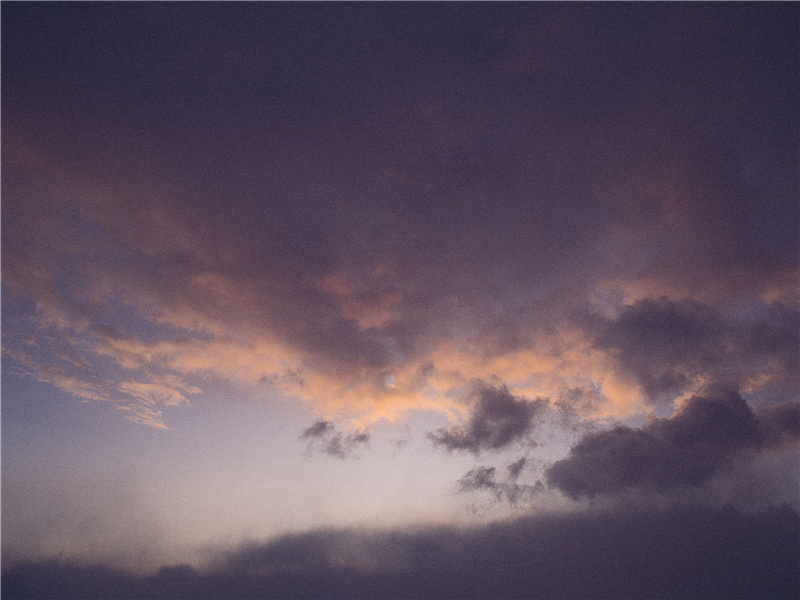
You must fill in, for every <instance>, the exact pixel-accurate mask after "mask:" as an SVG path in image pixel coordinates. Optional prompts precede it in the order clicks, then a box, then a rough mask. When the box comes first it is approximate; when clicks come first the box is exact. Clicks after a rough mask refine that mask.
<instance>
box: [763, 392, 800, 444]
mask: <svg viewBox="0 0 800 600" xmlns="http://www.w3.org/2000/svg"><path fill="white" fill-rule="evenodd" d="M755 415H756V418H757V419H758V426H759V430H760V433H761V438H762V440H763V443H764V445H765V446H766V447H782V446H785V445H790V444H792V443H797V441H798V438H800V402H787V403H781V404H777V403H772V402H770V403H762V404H759V405H758V406H756V407H755Z"/></svg>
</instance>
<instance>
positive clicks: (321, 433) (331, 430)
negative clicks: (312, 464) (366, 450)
mask: <svg viewBox="0 0 800 600" xmlns="http://www.w3.org/2000/svg"><path fill="white" fill-rule="evenodd" d="M369 438H370V436H369V432H367V431H361V430H356V431H352V432H350V433H347V434H345V433H343V432H341V431H339V430H337V429H336V426H335V425H334V424H333V422H331V421H324V420H321V421H317V422H316V423H314V424H313V425H312V426H311V427H309V428H307V429H305V430H304V431H303V433H302V434H300V439H301V440H308V442H309V443H308V449H309V451H316V452H322V453H324V454H329V455H330V456H335V457H336V458H349V457H351V456H353V453H354V451H355V450H356V448H357V447H358V446H361V445H364V444H366V443H368V442H369Z"/></svg>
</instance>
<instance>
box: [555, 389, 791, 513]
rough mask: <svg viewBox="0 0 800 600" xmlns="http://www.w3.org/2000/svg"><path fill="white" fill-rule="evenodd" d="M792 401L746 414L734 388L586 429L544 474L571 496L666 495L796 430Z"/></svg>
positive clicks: (708, 476) (744, 404)
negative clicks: (637, 424) (645, 419)
mask: <svg viewBox="0 0 800 600" xmlns="http://www.w3.org/2000/svg"><path fill="white" fill-rule="evenodd" d="M797 411H798V408H797V404H796V403H793V404H791V405H783V406H780V407H775V406H769V407H763V408H762V409H761V410H759V411H758V412H755V413H754V412H753V410H752V409H751V408H750V406H749V405H748V404H747V402H746V401H745V400H744V399H742V397H741V396H739V395H738V394H736V393H733V392H727V393H724V394H718V395H715V396H713V397H701V396H694V397H692V398H691V399H689V400H688V401H687V402H686V404H685V405H684V406H683V407H682V408H681V409H680V410H679V411H678V412H677V413H676V414H675V415H673V416H672V417H671V418H669V419H663V418H656V419H654V420H652V421H650V422H649V423H647V424H646V425H645V426H643V427H642V428H640V429H635V428H632V427H627V426H623V425H618V426H616V427H614V428H613V429H611V430H609V431H600V432H592V433H588V434H586V435H584V436H583V438H582V439H581V440H580V441H579V442H578V443H577V444H576V445H575V446H573V447H572V448H571V449H570V452H569V455H568V456H567V457H566V458H564V459H562V460H560V461H557V462H556V463H555V464H553V465H552V466H551V467H550V468H549V469H548V470H547V471H546V478H547V481H548V483H549V484H550V485H551V486H554V487H556V488H558V489H560V490H561V491H563V492H564V493H565V494H567V495H568V496H570V497H573V498H581V497H589V498H591V497H594V496H597V495H601V494H616V493H619V492H623V491H626V490H634V489H638V490H644V491H650V492H660V493H668V492H673V491H675V490H676V489H678V488H681V487H684V486H697V485H699V484H702V483H704V482H706V481H708V480H709V479H710V478H711V477H712V476H713V475H714V474H715V473H717V472H718V471H720V470H722V469H723V468H724V467H726V466H728V465H730V464H731V462H732V459H733V458H734V457H736V456H737V455H738V454H740V453H742V452H745V451H748V450H752V451H758V450H763V449H767V448H772V447H775V446H776V444H778V443H780V441H781V440H783V439H784V438H785V437H790V436H792V435H795V436H796V435H797V434H796V432H797V427H798V426H797V422H796V419H797Z"/></svg>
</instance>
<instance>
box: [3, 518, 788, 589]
mask: <svg viewBox="0 0 800 600" xmlns="http://www.w3.org/2000/svg"><path fill="white" fill-rule="evenodd" d="M798 565H800V515H798V513H797V512H796V511H794V510H792V509H789V508H785V507H783V508H775V507H773V508H770V509H767V510H764V511H761V512H757V513H744V512H741V511H738V510H735V509H733V508H730V507H721V508H713V507H704V506H697V505H691V506H673V507H669V508H662V509H655V510H653V509H647V508H645V507H632V506H625V507H612V508H607V509H604V510H600V511H588V512H577V513H570V514H564V515H546V516H538V517H523V518H519V519H515V520H512V521H509V522H505V523H494V524H492V525H490V526H486V527H479V528H474V529H468V530H463V529H456V528H451V527H430V528H419V529H417V530H415V531H404V530H390V531H370V530H323V531H312V532H308V533H304V534H298V535H291V536H285V537H282V538H278V539H275V540H273V541H269V542H265V543H260V544H259V543H254V544H248V545H246V546H244V547H242V548H240V549H239V550H235V551H233V552H228V553H222V554H221V555H220V556H219V558H218V560H217V561H216V562H215V563H214V564H213V565H211V566H210V567H208V568H207V569H205V570H203V571H198V570H195V569H192V568H189V567H185V566H172V567H165V568H163V569H161V570H160V571H159V572H157V573H155V574H153V575H147V576H134V575H131V574H128V573H125V572H121V571H114V570H111V569H108V568H104V567H102V566H78V565H71V564H68V563H63V562H58V561H55V560H54V561H49V562H40V563H31V564H21V565H15V566H13V567H6V568H4V570H3V575H2V577H3V579H2V585H3V590H4V594H8V595H9V596H10V597H34V596H35V597H40V598H41V597H75V598H78V597H80V598H87V599H93V598H104V599H108V600H115V599H121V598H142V599H144V598H163V597H170V598H200V597H202V598H209V599H214V598H232V597H235V598H243V599H247V598H297V597H303V598H354V597H371V598H397V599H401V598H431V597H436V598H481V599H486V598H496V599H510V598H530V599H532V600H533V599H545V598H547V599H551V598H586V599H587V600H588V599H600V598H631V599H632V598H687V599H692V598H697V599H700V598H719V599H728V598H775V599H778V598H790V597H794V595H795V594H796V592H797V581H798V577H799V576H800V567H798ZM4 566H5V565H4Z"/></svg>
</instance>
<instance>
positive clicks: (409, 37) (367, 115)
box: [3, 5, 798, 449]
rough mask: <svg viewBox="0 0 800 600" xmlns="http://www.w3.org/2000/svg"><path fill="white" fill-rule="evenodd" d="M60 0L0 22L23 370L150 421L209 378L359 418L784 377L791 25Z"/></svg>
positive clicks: (791, 215) (791, 233)
mask: <svg viewBox="0 0 800 600" xmlns="http://www.w3.org/2000/svg"><path fill="white" fill-rule="evenodd" d="M64 11H66V12H69V10H68V9H66V8H60V9H55V8H52V9H47V8H42V7H40V8H30V9H22V8H19V7H11V8H8V9H7V10H6V11H5V12H6V19H5V20H6V22H7V23H8V24H9V25H8V26H7V27H6V29H7V35H6V36H5V39H6V43H5V47H6V52H5V53H4V55H5V56H6V59H5V62H6V63H7V64H8V65H10V66H9V68H8V69H6V71H5V73H6V74H5V75H4V84H5V85H4V98H5V100H6V103H5V104H6V106H7V109H6V118H5V119H4V148H3V150H4V152H3V175H4V177H3V193H4V198H6V202H5V203H4V204H5V207H4V223H5V224H4V227H3V234H4V235H3V273H4V275H3V277H4V293H5V294H6V296H5V298H6V299H7V300H6V301H5V304H6V305H7V306H8V307H9V308H12V307H13V310H10V311H9V312H8V313H7V314H8V315H9V318H8V319H7V323H8V324H7V326H6V331H7V332H9V335H7V336H6V338H5V341H4V347H5V348H6V349H7V355H8V356H9V357H10V358H12V359H13V360H15V361H16V363H17V368H18V369H19V372H20V373H25V374H27V375H29V376H32V377H35V378H37V379H39V380H41V381H46V382H48V383H50V384H52V385H55V386H57V387H59V388H60V389H63V390H65V391H67V392H69V393H71V394H74V395H76V396H78V397H80V398H83V399H90V400H103V401H108V402H111V403H113V404H115V405H116V406H118V407H119V408H120V409H121V410H122V411H123V413H124V414H125V415H126V416H128V418H130V419H132V420H135V421H137V422H141V423H144V424H148V425H152V426H155V427H165V423H164V420H163V415H162V409H163V408H165V407H169V406H173V405H177V404H183V403H186V402H187V401H189V400H191V398H192V397H195V395H196V394H199V393H200V392H201V391H202V390H203V389H204V385H207V382H208V381H209V380H213V379H215V378H216V379H223V380H226V381H231V382H235V383H236V384H237V385H241V386H243V387H245V388H250V389H252V388H253V386H257V385H258V384H259V382H263V383H266V384H268V385H270V386H273V387H274V388H277V389H279V390H281V391H282V392H283V393H285V394H287V395H289V396H293V397H295V398H299V399H302V400H303V401H305V402H309V403H312V404H314V405H316V406H317V408H318V410H320V411H322V412H323V413H325V414H326V415H327V416H333V415H335V414H346V415H350V416H354V415H357V416H359V417H360V418H361V419H362V420H365V422H366V421H368V420H375V419H378V418H380V417H390V418H392V417H394V416H396V415H397V414H399V413H402V412H403V411H405V410H407V409H409V408H418V407H421V406H422V407H428V408H436V409H438V410H443V411H446V412H449V413H452V411H453V410H454V409H457V406H455V405H454V403H453V402H452V401H451V400H450V398H453V397H458V396H460V395H462V394H463V393H464V392H465V390H468V389H469V386H470V382H471V381H472V380H473V379H474V378H481V379H484V380H489V379H491V378H492V377H498V378H499V379H500V381H501V382H502V383H504V384H505V385H507V386H509V390H510V391H511V392H512V393H520V394H524V395H526V396H528V397H532V398H535V397H539V396H541V397H552V396H555V395H557V394H561V393H564V392H565V391H566V390H570V389H581V390H584V392H585V393H587V394H588V393H595V394H596V397H597V398H598V399H599V400H601V402H599V403H597V404H596V406H595V408H596V410H597V411H599V412H600V413H602V414H605V415H616V416H622V415H625V414H629V413H631V412H633V411H635V410H639V409H640V408H641V404H642V403H643V402H647V401H650V402H652V401H658V402H660V403H662V404H663V403H667V404H668V403H669V402H671V401H672V400H674V399H675V398H676V397H679V396H682V397H688V395H691V394H692V393H696V392H697V391H698V390H699V389H700V388H701V387H702V385H704V384H705V383H706V381H704V380H705V379H707V378H708V377H711V376H715V378H716V376H718V375H720V374H721V373H723V374H725V375H726V376H727V377H728V378H729V380H730V383H731V384H732V385H733V384H736V385H739V386H740V387H741V388H742V389H743V390H746V391H747V393H750V394H755V395H762V396H763V395H770V396H775V399H780V398H777V396H779V395H782V396H783V397H784V398H783V399H786V398H785V396H786V395H787V393H788V392H787V390H791V389H794V388H796V386H797V383H798V382H797V376H796V373H797V357H796V355H795V354H796V353H794V352H793V350H792V348H793V344H792V343H791V342H792V341H793V340H794V339H796V336H797V329H798V325H797V321H798V318H797V308H796V306H797V295H796V283H797V269H796V260H795V259H796V257H795V256H794V253H792V252H791V248H793V247H794V242H795V239H794V238H795V234H796V230H797V223H798V209H797V205H796V202H795V199H796V194H795V193H794V192H795V191H796V189H797V174H796V169H795V168H794V164H791V165H790V164H789V162H791V161H789V162H787V161H788V159H787V158H786V157H791V156H794V155H795V154H796V150H797V136H796V135H795V134H794V132H796V129H797V117H796V110H795V108H796V105H797V91H796V90H797V88H798V86H797V85H794V84H793V83H792V82H795V83H796V79H797V75H796V73H797V71H798V69H797V68H796V66H797V64H796V63H797V57H796V52H795V53H792V52H787V51H786V46H785V44H786V43H787V42H786V39H788V38H787V36H790V29H786V28H787V27H789V26H788V25H786V24H787V23H791V22H792V19H795V20H796V15H794V13H793V12H792V9H790V8H787V7H769V8H766V7H761V8H751V7H744V6H743V7H737V8H735V9H733V12H732V13H728V12H727V11H725V10H723V9H721V8H716V7H710V6H709V7H705V6H703V7H699V6H698V7H693V8H691V9H688V8H666V7H662V6H653V7H650V8H648V9H647V10H640V9H638V8H635V7H617V8H615V9H614V10H613V11H610V10H605V9H603V8H599V7H591V6H578V5H574V6H570V7H559V8H556V7H551V6H544V5H543V6H540V7H537V6H507V7H502V8H496V9H490V8H488V7H482V6H473V7H470V8H464V9H452V10H447V9H444V8H441V7H438V8H437V7H421V6H420V7H416V8H410V7H400V6H397V7H394V6H393V7H391V8H389V7H382V8H381V9H377V8H373V7H360V8H359V9H358V10H356V11H354V12H351V11H346V10H342V9H341V8H338V7H329V8H326V9H324V10H317V9H315V8H311V7H302V8H301V7H296V8H289V7H282V6H276V7H262V8H260V9H255V8H254V7H247V6H241V7H237V8H236V9H235V10H234V11H233V12H232V13H230V14H227V13H226V14H222V13H223V11H221V10H220V9H219V8H218V7H213V6H204V7H193V8H175V9H174V10H171V9H170V10H167V9H165V8H155V7H150V8H148V9H142V8H136V7H120V8H119V9H118V10H117V11H114V18H113V19H110V20H109V19H108V18H106V17H107V15H106V16H104V13H103V9H101V8H98V7H92V8H87V10H86V12H85V14H84V16H83V17H82V18H84V19H85V20H86V28H85V31H83V30H82V31H81V32H76V31H73V30H72V29H71V28H70V27H72V26H70V27H67V28H66V29H64V25H63V24H64V23H72V21H71V20H70V19H65V18H59V17H58V15H59V14H61V13H63V12H64ZM323 13H324V15H323ZM784 13H786V14H784ZM356 16H358V18H361V19H365V20H366V21H367V22H372V23H373V26H371V27H368V28H364V27H356V28H355V29H353V27H354V25H353V19H356ZM101 17H102V18H101ZM356 20H357V19H356ZM723 21H724V23H725V26H724V28H722V29H720V23H721V22H723ZM26 23H27V24H28V25H26ZM30 23H35V24H36V25H35V26H32V25H30ZM687 23H692V25H691V26H688V25H687ZM245 24H252V25H253V27H255V29H251V28H250V25H245ZM256 24H257V26H256ZM76 27H77V25H76ZM256 30H258V31H262V32H264V33H263V35H261V34H256ZM131 31H169V32H170V33H169V34H168V35H166V34H165V36H164V38H163V39H167V38H170V39H173V40H175V41H174V44H173V43H170V44H167V45H166V46H165V47H158V48H156V47H155V46H153V45H152V43H153V42H152V40H150V41H148V39H149V38H147V39H145V38H140V37H138V36H133V35H132V34H129V33H120V32H131ZM354 31H359V32H360V33H359V34H358V35H356V34H355V33H354ZM403 31H406V32H407V33H402V32H403ZM441 31H449V32H450V33H449V34H448V36H445V37H444V38H443V37H442V36H441V35H440V33H439V32H441ZM604 31H605V32H607V34H606V35H604V34H602V33H601V32H604ZM721 31H724V34H723V33H721ZM270 32H272V33H270ZM292 32H294V33H292ZM762 33H763V35H762ZM273 34H274V35H273ZM156 37H158V36H156ZM159 39H161V38H159ZM65 40H70V42H69V43H68V44H66V43H65ZM76 40H78V41H76ZM265 40H269V41H268V42H267V41H265ZM401 40H402V41H401ZM97 43H101V45H103V48H104V51H103V52H100V53H97V52H95V48H96V46H97ZM212 48H217V49H219V52H218V53H217V52H216V51H212ZM372 48H374V49H375V51H374V52H373V51H372V50H369V49H372ZM222 49H225V50H222ZM686 56H693V57H695V58H694V60H693V62H692V63H691V64H689V65H687V64H685V57H686ZM121 57H127V58H126V59H125V61H127V62H125V65H126V66H125V67H124V68H122V67H120V68H118V69H117V68H116V67H114V65H115V64H116V63H117V62H118V61H119V60H122V59H121ZM234 57H236V58H235V59H234ZM279 57H282V58H279ZM743 57H747V59H746V60H744V59H743ZM40 63H41V64H45V65H48V66H47V70H46V74H45V75H43V76H42V77H36V78H34V77H31V76H30V74H31V73H35V72H39V71H40V70H41V69H39V68H38V67H36V65H37V64H40ZM187 65H202V69H200V68H197V69H188V67H187ZM187 69H188V70H187ZM189 72H191V73H194V75H192V76H191V77H189V76H188V75H187V73H189ZM176 81H180V82H181V84H180V85H179V86H178V87H177V88H176V86H175V82H176ZM89 82H90V83H91V89H92V90H93V93H92V94H91V95H87V94H86V93H85V89H86V86H87V85H88V84H89ZM223 82H224V83H223ZM144 90H151V91H152V94H153V95H152V96H147V93H146V92H144ZM211 90H215V91H214V92H213V93H212V91H211ZM143 94H144V95H143ZM652 98H658V99H659V102H658V103H653V102H651V101H650V100H649V99H652ZM712 107H714V108H713V109H712ZM65 114H69V115H70V118H69V119H65V118H64V115H65ZM756 124H758V125H756ZM576 314H593V315H595V319H594V321H592V323H593V325H587V324H586V322H585V319H581V318H578V317H576ZM648 332H650V333H648ZM56 340H57V341H56ZM645 349H646V352H645V351H644V350H645ZM598 390H599V394H598V393H597V392H598ZM452 441H454V442H455V438H453V440H452ZM473 442H474V443H473ZM473 442H470V441H469V440H466V438H465V442H464V443H468V444H472V445H471V448H472V449H474V448H475V447H476V446H475V444H476V443H478V442H475V441H474V440H473Z"/></svg>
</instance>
